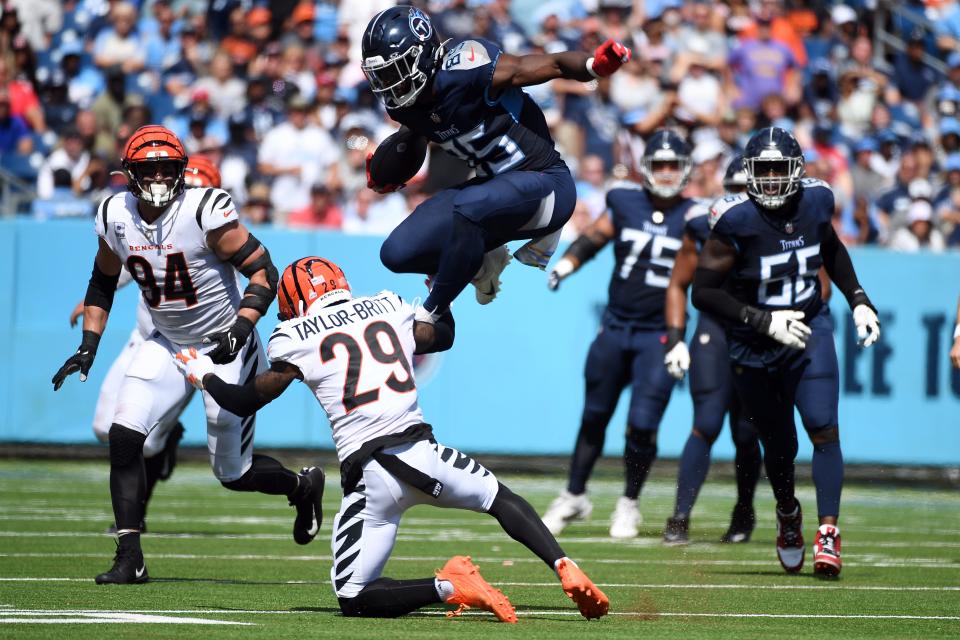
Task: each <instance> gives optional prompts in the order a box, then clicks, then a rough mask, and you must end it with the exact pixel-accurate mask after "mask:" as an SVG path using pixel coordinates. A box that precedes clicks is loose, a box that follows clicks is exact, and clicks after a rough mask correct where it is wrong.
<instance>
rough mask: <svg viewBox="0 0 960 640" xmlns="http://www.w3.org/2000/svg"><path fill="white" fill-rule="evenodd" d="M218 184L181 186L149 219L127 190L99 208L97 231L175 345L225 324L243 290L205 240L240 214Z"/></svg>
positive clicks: (192, 340) (196, 339) (159, 327)
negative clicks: (161, 210)
mask: <svg viewBox="0 0 960 640" xmlns="http://www.w3.org/2000/svg"><path fill="white" fill-rule="evenodd" d="M235 209H236V207H234V205H233V201H232V199H231V198H230V196H229V194H227V192H226V191H223V190H222V189H202V188H193V189H184V191H183V193H181V194H180V196H178V197H177V198H176V199H175V200H174V201H173V202H171V203H170V204H169V205H168V206H167V210H166V211H164V213H163V215H161V216H160V217H159V218H158V219H157V220H156V221H154V222H153V224H147V223H146V222H144V221H143V219H141V218H140V214H139V212H138V210H137V199H136V197H135V196H133V195H132V194H131V193H129V192H125V193H118V194H116V195H113V196H110V197H109V198H107V199H105V200H104V201H103V202H102V203H100V207H99V209H97V216H96V221H95V224H96V230H97V235H98V236H100V237H101V238H103V240H104V241H105V242H106V243H107V246H109V247H110V249H111V250H112V251H113V252H114V253H115V254H117V256H119V258H120V260H121V261H122V262H123V264H124V266H125V267H126V269H127V270H128V271H129V272H130V275H131V276H132V277H133V279H134V281H135V282H136V283H137V285H139V287H140V292H141V295H142V296H143V300H144V301H145V302H146V304H147V307H148V308H149V310H150V316H151V318H152V319H153V324H154V325H155V326H156V328H157V330H158V331H159V332H160V333H161V334H163V336H164V337H166V338H167V339H168V340H170V341H172V342H174V343H178V344H193V343H196V342H199V341H200V339H201V338H203V337H204V336H207V335H209V334H211V333H215V332H217V331H223V330H225V329H227V328H228V327H230V326H231V325H232V324H233V323H234V321H235V320H236V318H237V310H238V309H239V307H240V299H241V298H242V294H241V293H240V288H239V285H238V283H237V272H236V270H235V269H234V268H233V265H231V264H230V263H229V262H224V261H222V260H221V259H220V258H218V257H217V255H216V253H214V251H213V249H211V248H210V247H208V246H207V234H208V233H209V232H211V231H213V230H214V229H219V228H220V227H222V226H224V225H226V224H229V223H231V222H235V221H237V220H238V216H237V212H236V210H235Z"/></svg>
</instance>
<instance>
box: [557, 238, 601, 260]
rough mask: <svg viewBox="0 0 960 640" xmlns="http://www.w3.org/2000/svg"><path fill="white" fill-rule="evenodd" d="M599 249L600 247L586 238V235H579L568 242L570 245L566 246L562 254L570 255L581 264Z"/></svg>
mask: <svg viewBox="0 0 960 640" xmlns="http://www.w3.org/2000/svg"><path fill="white" fill-rule="evenodd" d="M598 251H600V247H598V246H597V244H596V243H595V242H594V241H593V240H591V239H590V238H588V237H587V236H579V237H578V238H577V239H576V240H574V241H573V242H571V243H570V246H569V247H568V248H567V251H566V253H564V254H563V255H564V256H571V257H573V258H576V259H577V260H579V261H580V264H581V265H583V264H584V263H586V262H587V261H589V260H590V259H592V258H593V256H595V255H597V252H598Z"/></svg>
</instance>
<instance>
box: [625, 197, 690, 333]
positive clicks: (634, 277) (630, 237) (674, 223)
mask: <svg viewBox="0 0 960 640" xmlns="http://www.w3.org/2000/svg"><path fill="white" fill-rule="evenodd" d="M607 209H608V211H609V212H610V219H611V221H612V222H613V227H614V229H615V230H616V234H617V235H616V236H615V238H614V241H613V242H614V244H613V253H614V256H615V258H616V265H615V266H614V269H613V275H612V276H611V278H610V288H609V301H608V302H607V310H608V311H609V312H610V313H612V314H613V315H614V316H616V317H617V318H619V319H622V320H626V321H629V322H631V323H632V324H635V325H636V326H638V327H640V328H643V329H663V328H665V327H666V321H665V320H664V317H663V306H664V302H665V298H666V291H667V284H668V283H669V282H670V272H671V271H672V270H673V261H674V258H676V255H677V251H679V250H680V245H681V244H682V238H683V231H684V226H685V224H686V219H687V218H688V217H692V216H695V215H696V214H697V212H698V210H699V213H700V214H704V213H706V207H705V206H704V205H703V204H701V203H700V202H698V201H696V200H693V199H689V198H684V199H681V200H680V201H679V202H678V203H677V204H675V205H674V206H672V207H671V208H669V209H667V210H666V211H661V210H658V209H656V208H655V207H654V206H653V204H652V203H651V201H650V197H649V195H648V194H647V192H646V191H645V190H643V189H641V188H640V187H639V186H637V185H634V184H632V183H624V184H623V186H619V187H614V188H612V189H610V191H608V192H607Z"/></svg>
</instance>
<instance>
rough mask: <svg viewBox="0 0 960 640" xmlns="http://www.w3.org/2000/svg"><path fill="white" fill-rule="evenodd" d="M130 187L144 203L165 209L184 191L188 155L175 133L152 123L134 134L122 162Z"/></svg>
mask: <svg viewBox="0 0 960 640" xmlns="http://www.w3.org/2000/svg"><path fill="white" fill-rule="evenodd" d="M121 164H122V166H123V169H124V171H126V172H127V178H128V181H129V182H128V185H127V186H128V188H129V189H130V191H131V192H132V193H133V194H134V195H135V196H136V197H137V198H139V199H140V200H142V201H144V202H146V203H147V204H150V205H153V206H155V207H160V206H163V205H165V204H167V203H169V202H170V201H171V200H173V199H174V198H176V197H177V196H179V195H180V193H181V192H182V191H183V186H184V183H183V172H184V169H186V166H187V152H186V150H185V149H184V148H183V143H181V142H180V140H179V138H177V136H175V135H174V134H173V132H172V131H170V130H169V129H167V128H166V127H161V126H160V125H155V124H148V125H145V126H142V127H140V128H139V129H137V130H136V131H134V132H133V135H132V136H130V139H129V140H127V144H126V146H124V148H123V158H122V161H121Z"/></svg>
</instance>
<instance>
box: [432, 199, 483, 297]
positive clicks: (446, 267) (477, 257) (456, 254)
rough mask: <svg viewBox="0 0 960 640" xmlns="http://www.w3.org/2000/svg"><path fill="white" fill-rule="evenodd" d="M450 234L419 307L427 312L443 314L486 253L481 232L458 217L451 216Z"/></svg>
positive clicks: (477, 267)
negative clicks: (428, 291)
mask: <svg viewBox="0 0 960 640" xmlns="http://www.w3.org/2000/svg"><path fill="white" fill-rule="evenodd" d="M453 217H454V220H453V232H452V233H451V234H450V241H449V242H448V243H447V246H446V247H444V249H443V253H442V254H441V255H440V266H439V268H438V269H437V275H436V276H435V277H434V279H433V288H432V289H431V290H430V295H428V296H427V299H426V300H425V301H424V303H423V307H424V308H425V309H426V310H427V311H440V312H443V311H446V309H447V308H448V307H449V306H450V303H451V302H453V300H454V299H455V298H456V297H457V296H458V295H460V292H461V291H463V289H464V288H465V287H466V286H467V285H468V284H470V281H471V280H473V278H474V277H475V276H476V275H477V271H479V270H480V266H481V265H482V264H483V254H484V253H485V250H486V243H485V234H484V231H483V228H482V227H481V226H480V225H478V224H476V223H475V222H472V221H470V220H467V219H466V218H465V217H463V216H462V215H460V214H459V213H456V212H455V213H454V214H453Z"/></svg>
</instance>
